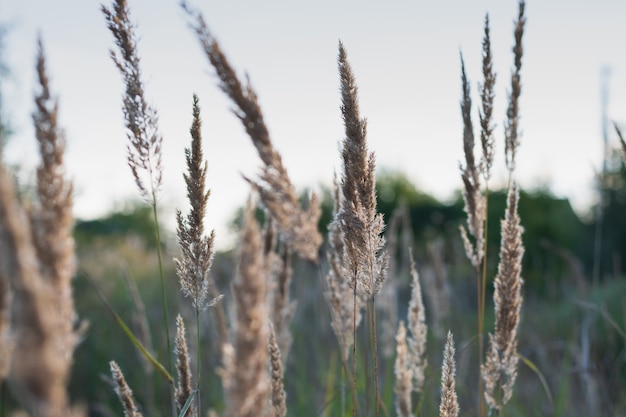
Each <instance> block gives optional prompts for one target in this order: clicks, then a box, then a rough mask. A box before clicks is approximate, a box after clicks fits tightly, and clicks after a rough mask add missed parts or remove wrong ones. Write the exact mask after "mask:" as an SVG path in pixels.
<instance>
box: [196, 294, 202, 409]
mask: <svg viewBox="0 0 626 417" xmlns="http://www.w3.org/2000/svg"><path fill="white" fill-rule="evenodd" d="M201 369H202V366H201V363H200V308H198V303H196V396H197V397H198V411H197V414H198V415H199V416H201V415H202V400H201V398H200V371H201Z"/></svg>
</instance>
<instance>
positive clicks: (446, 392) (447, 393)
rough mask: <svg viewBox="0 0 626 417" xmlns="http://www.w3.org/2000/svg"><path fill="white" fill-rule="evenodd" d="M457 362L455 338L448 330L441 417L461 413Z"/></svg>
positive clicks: (454, 415)
mask: <svg viewBox="0 0 626 417" xmlns="http://www.w3.org/2000/svg"><path fill="white" fill-rule="evenodd" d="M455 376H456V362H455V360H454V338H453V337H452V333H451V332H448V337H447V339H446V347H445V348H444V351H443V364H442V365H441V401H440V403H439V417H457V416H458V415H459V401H458V399H457V395H456V387H455V386H456V382H455Z"/></svg>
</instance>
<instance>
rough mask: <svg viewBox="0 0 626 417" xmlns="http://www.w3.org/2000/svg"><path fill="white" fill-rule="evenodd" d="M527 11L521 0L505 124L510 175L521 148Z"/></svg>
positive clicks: (515, 31) (515, 30)
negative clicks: (522, 74) (520, 111)
mask: <svg viewBox="0 0 626 417" xmlns="http://www.w3.org/2000/svg"><path fill="white" fill-rule="evenodd" d="M525 9H526V2H525V1H524V0H520V1H519V3H518V13H517V20H516V22H515V29H514V37H515V45H514V46H513V59H514V63H513V71H512V73H511V91H509V94H508V99H509V104H508V107H507V110H506V122H505V124H504V136H505V141H504V143H505V148H504V155H505V160H506V166H507V168H508V169H509V173H510V174H512V173H513V171H515V156H516V154H517V148H518V146H519V132H518V124H519V97H520V95H521V94H522V83H521V70H522V56H523V53H524V48H523V45H522V37H523V36H524V25H525V24H526V17H525V16H524V11H525Z"/></svg>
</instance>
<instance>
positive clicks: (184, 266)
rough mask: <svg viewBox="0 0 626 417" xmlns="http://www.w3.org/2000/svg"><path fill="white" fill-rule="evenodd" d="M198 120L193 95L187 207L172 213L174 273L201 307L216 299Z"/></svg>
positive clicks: (183, 289)
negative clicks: (178, 256)
mask: <svg viewBox="0 0 626 417" xmlns="http://www.w3.org/2000/svg"><path fill="white" fill-rule="evenodd" d="M201 127H202V122H201V120H200V107H199V105H198V97H197V96H196V95H195V94H194V96H193V121H192V124H191V128H190V130H189V131H190V133H191V147H190V148H186V149H185V159H186V162H187V173H186V174H184V179H185V184H186V185H187V198H188V200H189V203H190V206H191V209H190V211H189V214H188V215H187V216H186V217H183V215H182V213H181V212H180V211H178V212H177V213H176V220H177V224H178V226H177V229H176V232H177V235H178V243H179V245H180V248H181V250H182V253H183V256H182V258H181V259H175V260H174V263H175V265H176V273H177V275H178V279H179V282H180V285H181V289H182V291H183V294H185V296H187V297H190V298H191V299H192V300H193V304H194V306H196V307H197V308H204V307H207V306H212V305H214V304H215V303H216V302H217V301H219V298H221V297H219V296H218V297H214V298H212V299H210V300H209V287H210V286H213V287H214V283H213V282H209V281H211V279H210V275H209V269H210V268H211V264H212V262H213V253H214V251H213V243H214V240H215V233H214V232H213V231H211V233H210V234H209V235H208V236H205V235H204V216H205V212H206V206H207V202H208V199H209V196H210V191H209V190H207V189H206V184H205V179H206V172H207V163H206V161H204V157H203V152H202V134H201Z"/></svg>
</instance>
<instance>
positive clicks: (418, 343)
mask: <svg viewBox="0 0 626 417" xmlns="http://www.w3.org/2000/svg"><path fill="white" fill-rule="evenodd" d="M410 256H411V277H412V279H413V280H412V283H411V300H410V302H409V314H408V327H409V332H410V336H409V337H408V339H407V343H408V345H409V356H408V366H410V367H411V369H412V375H413V391H415V392H416V393H420V392H422V388H423V387H424V380H425V376H424V371H425V370H426V366H427V365H428V359H427V358H426V339H427V334H428V326H427V325H426V314H425V312H424V300H423V298H422V287H421V285H420V279H419V276H418V274H417V270H416V269H415V261H414V260H413V254H412V253H411V255H410Z"/></svg>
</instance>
